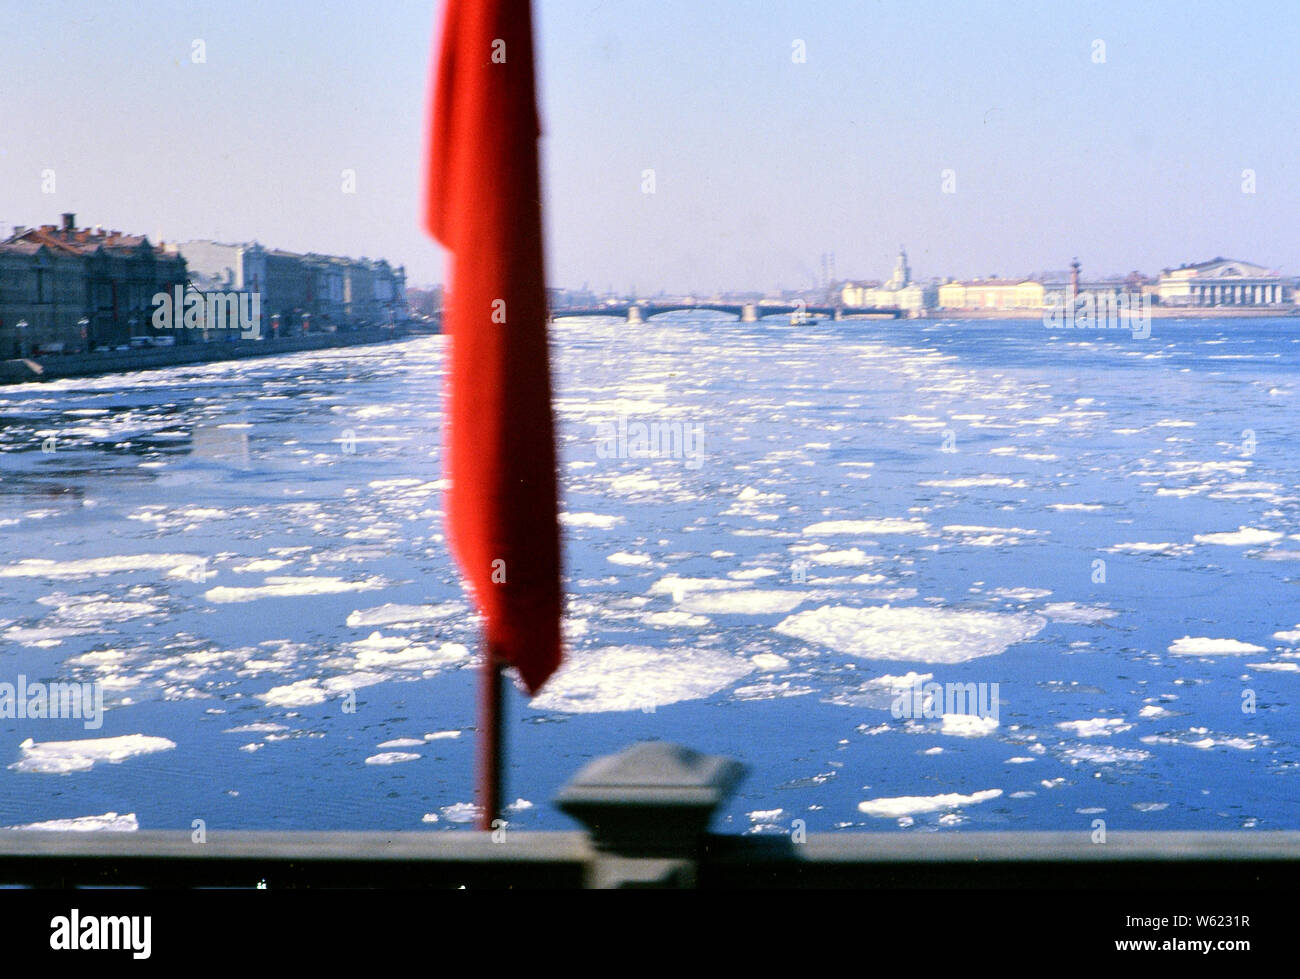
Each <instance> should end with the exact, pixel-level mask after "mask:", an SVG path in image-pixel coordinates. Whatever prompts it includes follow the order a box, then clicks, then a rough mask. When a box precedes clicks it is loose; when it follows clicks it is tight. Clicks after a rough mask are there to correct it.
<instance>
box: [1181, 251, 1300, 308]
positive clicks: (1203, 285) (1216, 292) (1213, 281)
mask: <svg viewBox="0 0 1300 979" xmlns="http://www.w3.org/2000/svg"><path fill="white" fill-rule="evenodd" d="M1294 291H1295V290H1294V282H1292V281H1288V280H1284V279H1283V278H1282V277H1281V276H1280V275H1279V274H1278V273H1277V272H1276V271H1272V270H1269V269H1266V268H1264V267H1263V266H1262V265H1254V264H1252V263H1250V262H1239V261H1237V260H1235V259H1231V258H1222V257H1219V258H1214V259H1211V260H1210V261H1208V262H1199V263H1197V264H1195V265H1183V266H1180V267H1179V268H1176V269H1165V270H1164V272H1162V273H1161V274H1160V280H1159V285H1158V289H1157V294H1158V295H1159V297H1160V304H1161V305H1162V306H1277V305H1281V304H1283V303H1291V302H1293V301H1294Z"/></svg>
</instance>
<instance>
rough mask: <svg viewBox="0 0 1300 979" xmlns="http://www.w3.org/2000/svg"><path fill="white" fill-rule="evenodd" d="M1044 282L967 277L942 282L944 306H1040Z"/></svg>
mask: <svg viewBox="0 0 1300 979" xmlns="http://www.w3.org/2000/svg"><path fill="white" fill-rule="evenodd" d="M1043 293H1044V290H1043V283H1041V282H1037V281H1035V280H1033V279H999V278H996V277H993V278H988V279H968V280H966V281H963V282H958V281H953V282H945V283H944V284H943V285H941V286H939V290H938V294H939V307H940V308H941V309H965V310H998V309H1041V308H1042V306H1043Z"/></svg>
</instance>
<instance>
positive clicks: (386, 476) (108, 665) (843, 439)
mask: <svg viewBox="0 0 1300 979" xmlns="http://www.w3.org/2000/svg"><path fill="white" fill-rule="evenodd" d="M554 346H555V351H556V361H557V370H558V388H559V389H558V391H557V408H558V416H559V421H560V429H561V432H560V434H561V439H562V457H563V467H564V468H563V489H562V492H563V509H564V517H563V520H564V525H565V532H566V535H567V544H566V553H567V572H568V583H567V587H568V592H569V595H570V599H569V609H568V618H567V623H566V630H567V634H568V636H569V653H568V655H569V662H568V665H567V666H566V667H565V669H564V670H563V671H562V672H561V673H560V674H559V675H557V676H556V677H555V678H554V679H553V680H552V682H551V683H550V684H549V685H548V687H547V688H546V689H545V690H544V691H543V693H542V695H541V696H540V697H538V698H537V699H536V700H534V701H532V702H531V703H530V702H528V701H526V700H525V699H524V698H523V697H522V696H521V695H519V694H517V693H514V694H512V695H511V697H510V703H509V721H508V725H507V731H508V741H509V748H510V758H509V760H510V772H509V783H508V797H509V798H510V799H512V800H519V801H518V802H517V803H516V805H515V807H514V808H513V810H512V814H511V821H512V824H513V825H518V826H521V827H527V828H560V827H565V826H568V825H570V824H569V822H568V820H567V819H566V818H565V817H564V816H562V815H561V814H559V813H558V812H557V811H555V810H554V809H553V808H552V807H551V806H550V799H551V798H552V797H553V795H554V793H555V792H556V790H557V789H558V787H559V786H560V785H561V784H562V783H563V782H564V781H565V780H566V779H567V778H568V777H569V776H570V775H572V773H573V772H575V771H576V770H577V769H578V768H579V767H580V766H581V765H582V764H583V763H584V762H585V761H586V760H588V759H590V758H592V757H594V756H596V755H600V754H604V753H607V752H609V751H612V750H615V749H618V748H620V747H622V746H624V745H626V744H629V743H631V742H633V741H637V740H642V739H664V740H670V741H675V742H679V743H682V744H685V745H688V746H691V747H694V748H697V749H701V750H706V751H710V752H718V753H723V754H727V755H731V756H733V757H736V758H740V759H742V760H743V761H744V762H745V763H746V764H747V765H748V767H749V773H748V776H747V778H746V780H745V782H744V783H743V785H742V788H741V790H740V792H739V793H738V795H737V797H736V798H735V799H734V800H733V802H732V803H731V804H730V805H729V807H728V808H727V809H726V811H725V812H724V813H723V816H722V818H721V819H720V820H719V824H718V825H719V826H720V828H723V829H725V830H728V831H731V832H749V831H759V832H763V831H767V832H780V831H788V830H789V828H790V826H791V825H792V823H793V821H794V820H796V819H802V820H804V821H805V823H806V825H807V828H808V829H809V830H811V831H829V830H835V829H840V828H852V829H864V828H865V829H872V830H895V831H909V832H918V831H935V830H943V831H961V830H963V829H1049V828H1063V829H1070V828H1075V829H1079V830H1080V831H1081V832H1083V831H1088V830H1089V828H1090V826H1091V824H1092V820H1094V819H1097V818H1103V819H1105V820H1106V821H1107V825H1108V828H1110V829H1122V828H1143V829H1175V828H1180V829H1185V828H1199V829H1251V828H1258V829H1279V828H1289V829H1295V828H1300V808H1298V807H1297V804H1296V803H1297V798H1298V797H1300V724H1298V723H1297V711H1298V710H1300V707H1298V706H1297V704H1296V703H1295V700H1296V697H1295V695H1294V694H1295V690H1296V684H1297V681H1298V679H1300V677H1297V673H1298V672H1300V608H1298V607H1297V606H1298V603H1297V601H1296V597H1297V587H1296V586H1297V577H1296V576H1297V571H1298V570H1300V507H1298V506H1297V502H1298V500H1300V445H1298V444H1297V441H1296V439H1295V431H1296V427H1297V421H1298V420H1300V411H1298V410H1297V405H1298V404H1300V371H1298V370H1297V365H1298V364H1300V322H1298V321H1296V320H1279V319H1269V320H1223V321H1201V322H1191V323H1185V322H1174V321H1162V320H1156V321H1154V323H1153V331H1152V336H1151V337H1150V338H1148V339H1135V338H1133V337H1131V336H1130V335H1129V334H1127V333H1123V334H1117V335H1112V334H1107V333H1097V332H1093V333H1084V332H1081V331H1061V332H1057V333H1051V332H1049V331H1047V330H1045V329H1044V328H1043V327H1042V326H1041V325H1040V324H1038V323H1036V322H1032V321H1008V322H978V323H970V322H962V323H894V322H844V323H837V324H833V323H822V324H818V325H816V326H813V327H805V328H795V327H791V326H789V325H787V324H785V323H784V322H782V321H780V320H769V321H765V322H763V323H761V324H740V323H737V322H735V321H733V320H730V319H727V318H717V319H715V318H711V317H707V316H695V317H693V316H691V315H689V314H674V315H670V316H665V317H661V318H656V319H655V320H653V321H651V323H650V324H649V325H648V326H646V327H644V328H641V329H639V330H638V331H637V332H635V333H630V332H628V331H627V329H626V327H625V326H624V325H623V324H621V323H615V322H614V321H612V320H562V321H560V323H559V324H557V325H556V327H555V329H554ZM442 350H443V340H442V338H437V337H434V338H423V339H416V340H410V341H406V342H403V343H400V344H394V345H388V346H383V347H375V348H369V349H366V348H361V349H353V350H342V351H330V352H320V353H312V354H302V355H295V356H291V357H282V358H274V359H265V360H257V361H249V362H245V363H238V364H217V365H208V366H201V367H189V368H178V369H174V370H167V371H158V372H150V373H144V374H137V375H132V376H123V377H114V378H99V379H90V380H70V381H60V382H55V383H51V384H46V385H26V386H22V387H7V388H0V450H2V451H0V532H3V535H4V541H5V544H6V546H5V549H4V553H3V555H2V556H0V664H2V666H0V681H3V682H5V683H13V684H16V683H17V682H18V677H19V676H20V675H21V676H23V677H25V680H26V682H28V683H32V682H39V681H46V682H48V681H54V680H65V681H74V680H76V681H86V682H92V681H98V682H99V683H100V684H102V687H101V689H102V690H103V691H104V695H105V702H106V706H107V710H106V713H105V716H104V719H103V724H102V727H100V728H98V729H88V728H87V727H86V725H85V724H84V723H83V722H82V721H80V720H76V719H49V718H30V717H6V718H3V719H0V825H26V824H30V823H34V822H41V821H52V820H80V821H81V823H80V825H98V826H112V827H116V828H123V829H126V828H132V827H134V826H138V827H140V828H145V829H159V828H176V829H180V828H189V827H190V826H191V823H192V821H193V820H195V819H203V820H205V821H206V823H207V826H208V828H209V831H215V830H217V829H219V828H277V829H357V828H367V829H407V830H412V829H415V830H418V829H427V830H429V831H442V830H447V829H454V828H458V827H463V826H465V825H466V822H465V821H466V820H467V819H468V818H469V814H470V808H471V807H470V803H471V801H472V788H471V786H472V761H473V740H474V732H473V728H472V725H473V723H474V683H475V678H476V674H475V671H474V670H473V669H472V666H473V650H474V649H475V645H476V634H477V629H476V624H475V622H474V621H473V619H472V617H471V616H470V614H469V611H468V608H467V606H466V605H465V603H464V601H463V599H462V597H461V594H460V590H459V585H458V583H457V578H456V575H455V572H454V569H453V567H452V565H451V562H450V560H449V558H448V555H447V550H446V546H445V542H444V538H443V536H442V527H441V490H442V484H441V483H440V482H439V478H440V470H439V448H438V446H439V439H440V432H439V425H440V412H439V391H440V389H441V364H442ZM642 425H644V426H646V427H647V429H649V426H651V425H655V426H658V429H657V431H658V432H659V433H660V434H662V435H665V436H666V438H665V441H664V442H662V443H660V444H658V445H657V446H656V447H655V448H657V450H658V451H657V454H655V453H652V454H650V455H646V454H645V453H644V452H639V451H638V449H639V448H644V446H640V445H639V444H638V442H637V435H638V433H642V430H641V429H640V428H639V426H642ZM642 434H643V433H642ZM913 681H915V682H917V683H923V682H935V683H939V684H947V683H963V684H964V683H970V684H975V685H977V687H979V685H984V686H983V687H979V689H982V690H983V691H986V692H989V691H992V690H993V687H992V685H993V684H997V688H996V698H995V700H994V701H993V702H992V705H991V707H989V709H987V710H985V711H984V714H985V716H982V717H981V716H972V715H971V714H970V713H962V712H961V711H953V712H949V713H948V714H947V715H946V716H940V714H942V710H939V711H936V710H925V711H920V712H918V714H919V715H920V716H915V717H911V718H908V717H896V716H895V711H893V710H891V708H892V707H893V706H894V697H893V690H894V688H895V687H897V686H898V685H900V684H910V683H912V682H913ZM916 706H921V704H920V703H919V702H918V704H917V705H916ZM986 706H988V705H986ZM11 713H12V712H11ZM989 715H993V716H989ZM91 817H95V818H94V819H92V818H91ZM56 825H59V824H57V823H56Z"/></svg>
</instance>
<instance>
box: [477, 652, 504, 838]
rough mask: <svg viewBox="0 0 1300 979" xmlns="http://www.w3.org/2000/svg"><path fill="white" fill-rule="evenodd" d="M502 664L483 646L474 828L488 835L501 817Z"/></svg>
mask: <svg viewBox="0 0 1300 979" xmlns="http://www.w3.org/2000/svg"><path fill="white" fill-rule="evenodd" d="M501 668H502V662H501V660H500V659H499V658H498V656H497V650H496V647H495V646H494V645H493V644H492V643H490V642H487V641H484V643H483V677H482V682H481V684H480V686H479V723H478V791H477V795H478V809H479V817H478V819H479V822H478V828H479V829H481V830H484V831H489V832H490V831H491V830H493V829H495V828H496V827H495V826H493V825H492V824H493V823H494V822H495V821H496V820H497V819H498V818H500V815H501V778H502V774H501V773H502V755H503V753H504V744H503V740H502V737H501V701H502V683H501Z"/></svg>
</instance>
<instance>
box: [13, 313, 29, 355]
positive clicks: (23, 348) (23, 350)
mask: <svg viewBox="0 0 1300 979" xmlns="http://www.w3.org/2000/svg"><path fill="white" fill-rule="evenodd" d="M14 329H16V330H17V331H18V356H19V358H22V357H26V356H27V341H26V339H25V338H26V336H27V321H26V320H19V321H18V322H17V323H15V324H14Z"/></svg>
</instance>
